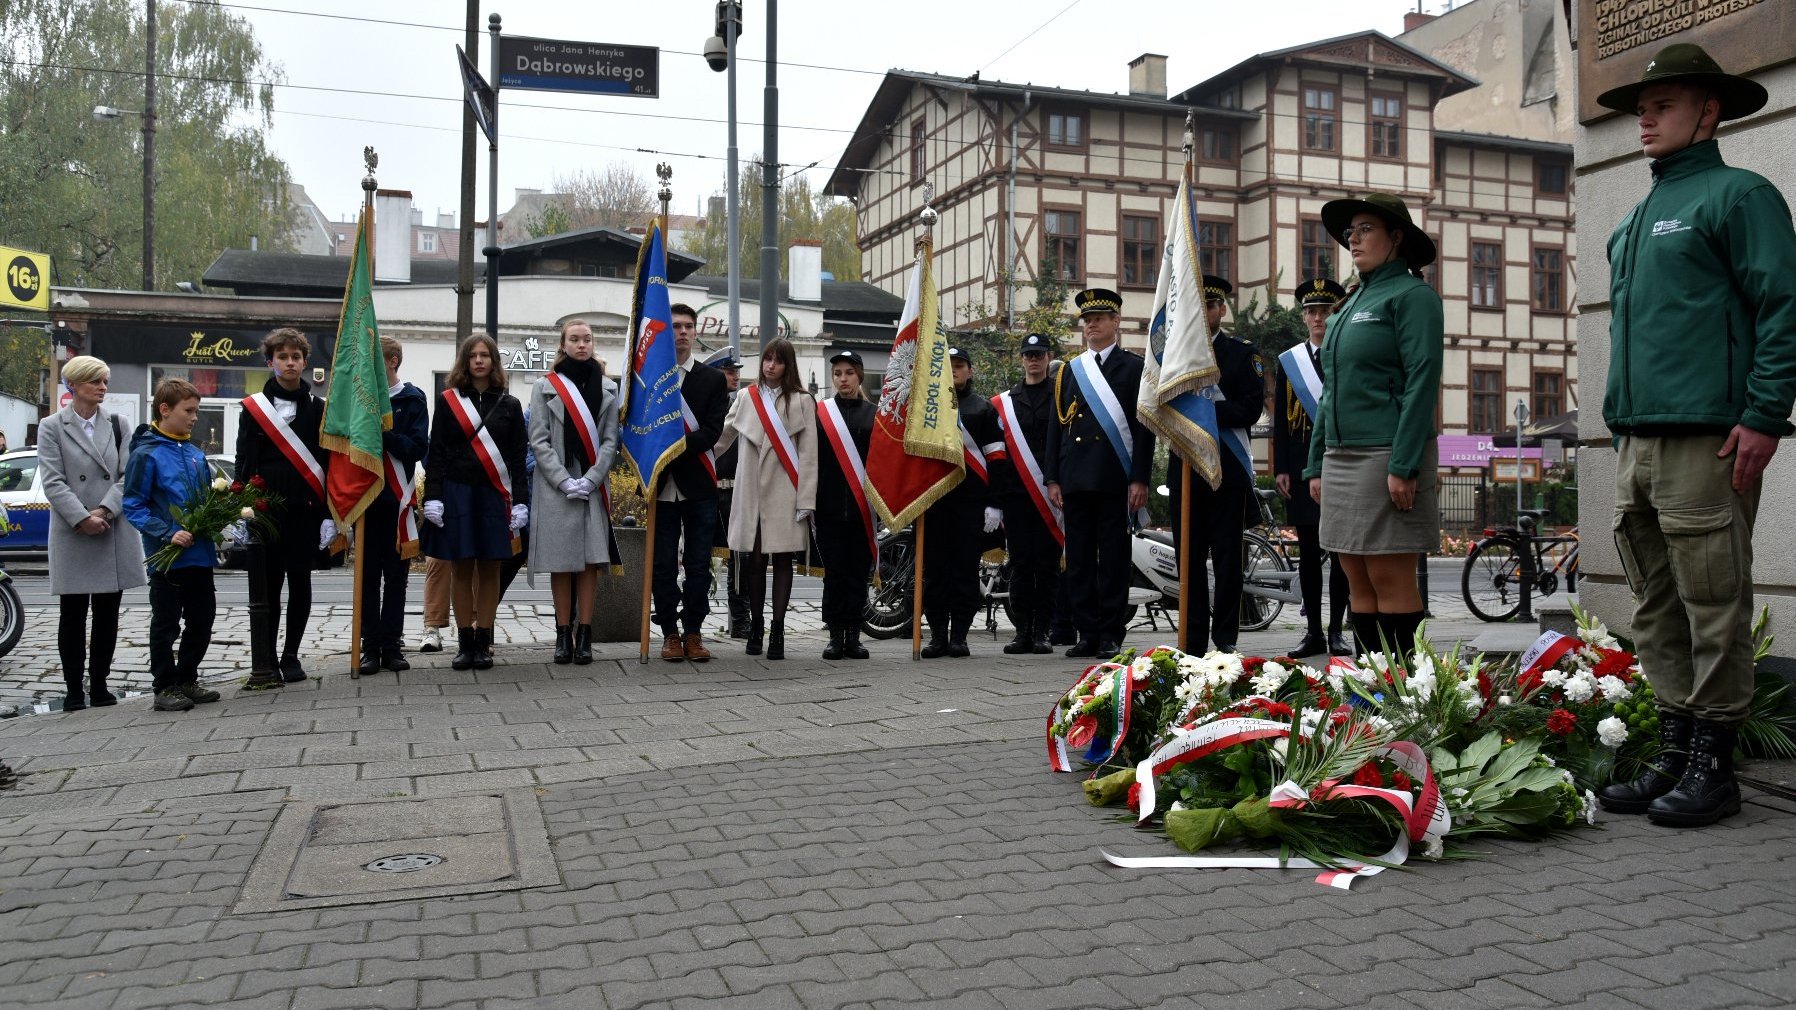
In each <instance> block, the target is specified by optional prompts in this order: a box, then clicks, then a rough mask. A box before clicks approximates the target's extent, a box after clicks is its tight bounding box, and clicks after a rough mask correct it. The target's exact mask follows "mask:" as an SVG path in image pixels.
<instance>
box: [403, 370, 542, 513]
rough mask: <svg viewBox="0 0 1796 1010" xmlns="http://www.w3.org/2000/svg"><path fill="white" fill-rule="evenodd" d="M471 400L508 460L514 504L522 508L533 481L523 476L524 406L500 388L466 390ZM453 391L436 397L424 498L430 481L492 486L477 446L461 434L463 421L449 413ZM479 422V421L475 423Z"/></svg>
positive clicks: (506, 461) (447, 391)
mask: <svg viewBox="0 0 1796 1010" xmlns="http://www.w3.org/2000/svg"><path fill="white" fill-rule="evenodd" d="M464 392H466V393H467V395H468V399H469V400H472V401H473V403H474V411H475V413H476V414H477V415H478V416H479V417H480V418H481V420H482V421H484V422H485V423H484V427H485V428H486V430H487V431H490V432H492V435H493V442H494V444H496V445H498V447H499V455H500V457H501V458H503V459H504V460H505V468H506V469H507V470H509V471H510V472H511V503H512V504H513V505H522V504H525V503H527V502H529V501H530V479H529V477H527V476H526V475H525V473H524V448H525V444H526V442H527V438H526V436H525V433H524V406H523V404H521V403H519V402H518V398H517V397H515V396H513V395H511V394H510V393H507V392H504V391H503V390H498V389H490V388H489V389H488V390H487V391H486V392H484V393H476V392H474V391H473V390H472V389H468V390H465V391H464ZM449 393H450V391H449V390H444V391H443V392H442V393H439V394H438V395H437V404H436V415H435V416H434V417H432V418H431V419H430V454H429V455H428V456H427V457H426V463H425V466H426V468H427V469H428V470H429V471H430V472H429V474H428V476H427V477H426V478H425V479H426V487H425V489H424V496H425V498H427V499H428V498H430V497H431V491H430V487H429V483H430V482H433V481H434V482H439V483H440V482H441V481H445V480H453V481H457V482H459V483H462V484H472V485H474V486H475V487H491V486H492V480H491V479H490V478H488V477H487V475H486V468H485V467H483V466H481V465H480V459H479V457H477V456H475V455H474V447H473V445H472V444H471V443H470V442H469V441H468V437H467V436H466V435H464V434H462V430H461V422H459V421H457V420H456V419H455V414H454V413H453V412H451V411H450V409H449V405H448V402H447V397H448V396H449ZM476 423H480V422H476Z"/></svg>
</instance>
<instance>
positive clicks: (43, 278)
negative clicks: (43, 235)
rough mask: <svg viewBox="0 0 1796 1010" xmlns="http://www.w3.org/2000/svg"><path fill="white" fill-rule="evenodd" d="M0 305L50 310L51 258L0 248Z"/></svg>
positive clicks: (41, 254) (4, 247) (20, 250)
mask: <svg viewBox="0 0 1796 1010" xmlns="http://www.w3.org/2000/svg"><path fill="white" fill-rule="evenodd" d="M0 270H4V271H5V277H3V278H0V280H4V281H5V283H4V284H0V305H12V306H16V307H18V308H21V309H47V308H49V307H50V257H49V256H47V255H45V254H44V253H34V252H26V251H25V250H23V249H9V248H7V247H6V246H3V245H0Z"/></svg>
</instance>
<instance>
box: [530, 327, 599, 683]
mask: <svg viewBox="0 0 1796 1010" xmlns="http://www.w3.org/2000/svg"><path fill="white" fill-rule="evenodd" d="M592 344H593V341H592V327H590V326H588V325H586V321H585V320H583V319H570V320H568V321H567V322H565V323H562V324H561V346H560V347H559V348H558V349H557V350H556V352H555V363H554V365H553V366H551V367H550V370H549V372H548V374H546V375H544V376H543V377H542V378H540V379H538V380H536V386H535V388H534V389H532V390H531V393H530V451H531V452H533V453H535V454H536V476H535V477H533V478H532V484H531V488H530V492H531V493H530V502H531V506H532V508H531V511H530V584H531V585H532V586H534V585H536V573H538V572H548V573H549V589H550V594H551V595H552V596H553V597H554V599H555V662H557V663H561V664H566V663H569V662H572V663H578V664H581V665H585V664H587V663H590V662H592V603H593V594H594V593H595V592H596V591H597V589H598V577H599V566H600V565H602V564H606V563H609V562H615V561H616V560H617V556H616V553H615V551H614V550H613V548H612V541H611V513H610V511H609V509H608V507H607V506H608V502H609V496H608V495H607V493H606V487H605V477H606V475H607V474H608V473H610V472H611V463H612V461H613V460H614V459H616V458H617V387H616V386H614V385H613V384H612V383H611V381H610V380H608V379H606V378H605V367H604V365H602V364H601V363H600V362H599V361H598V360H597V359H596V358H594V357H593V353H592V351H593V347H592Z"/></svg>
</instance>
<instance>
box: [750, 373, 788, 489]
mask: <svg viewBox="0 0 1796 1010" xmlns="http://www.w3.org/2000/svg"><path fill="white" fill-rule="evenodd" d="M748 399H749V402H750V403H753V404H754V405H755V413H756V414H757V415H758V416H759V417H760V419H761V430H762V431H765V432H766V433H767V444H768V445H769V446H771V447H772V449H773V454H774V455H775V456H777V457H778V458H779V461H780V466H782V467H785V469H786V476H787V477H790V478H791V479H792V489H793V490H795V491H796V490H797V489H798V487H799V481H798V446H796V445H794V444H793V443H792V436H791V435H790V434H789V433H788V432H787V431H786V422H785V421H784V420H782V419H781V418H780V410H779V394H778V393H776V392H775V391H773V390H771V389H768V388H767V387H766V386H763V385H761V384H760V383H758V382H757V383H755V389H754V394H753V395H752V396H750V397H749V398H748Z"/></svg>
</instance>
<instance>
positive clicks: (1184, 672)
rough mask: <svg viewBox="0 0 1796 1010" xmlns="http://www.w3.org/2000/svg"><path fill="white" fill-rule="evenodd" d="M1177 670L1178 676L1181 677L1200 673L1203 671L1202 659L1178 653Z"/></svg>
mask: <svg viewBox="0 0 1796 1010" xmlns="http://www.w3.org/2000/svg"><path fill="white" fill-rule="evenodd" d="M1178 668H1179V675H1180V676H1182V677H1190V676H1194V675H1196V674H1199V673H1202V672H1203V669H1204V660H1203V657H1202V656H1192V655H1188V654H1186V653H1183V652H1181V653H1179V659H1178Z"/></svg>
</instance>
